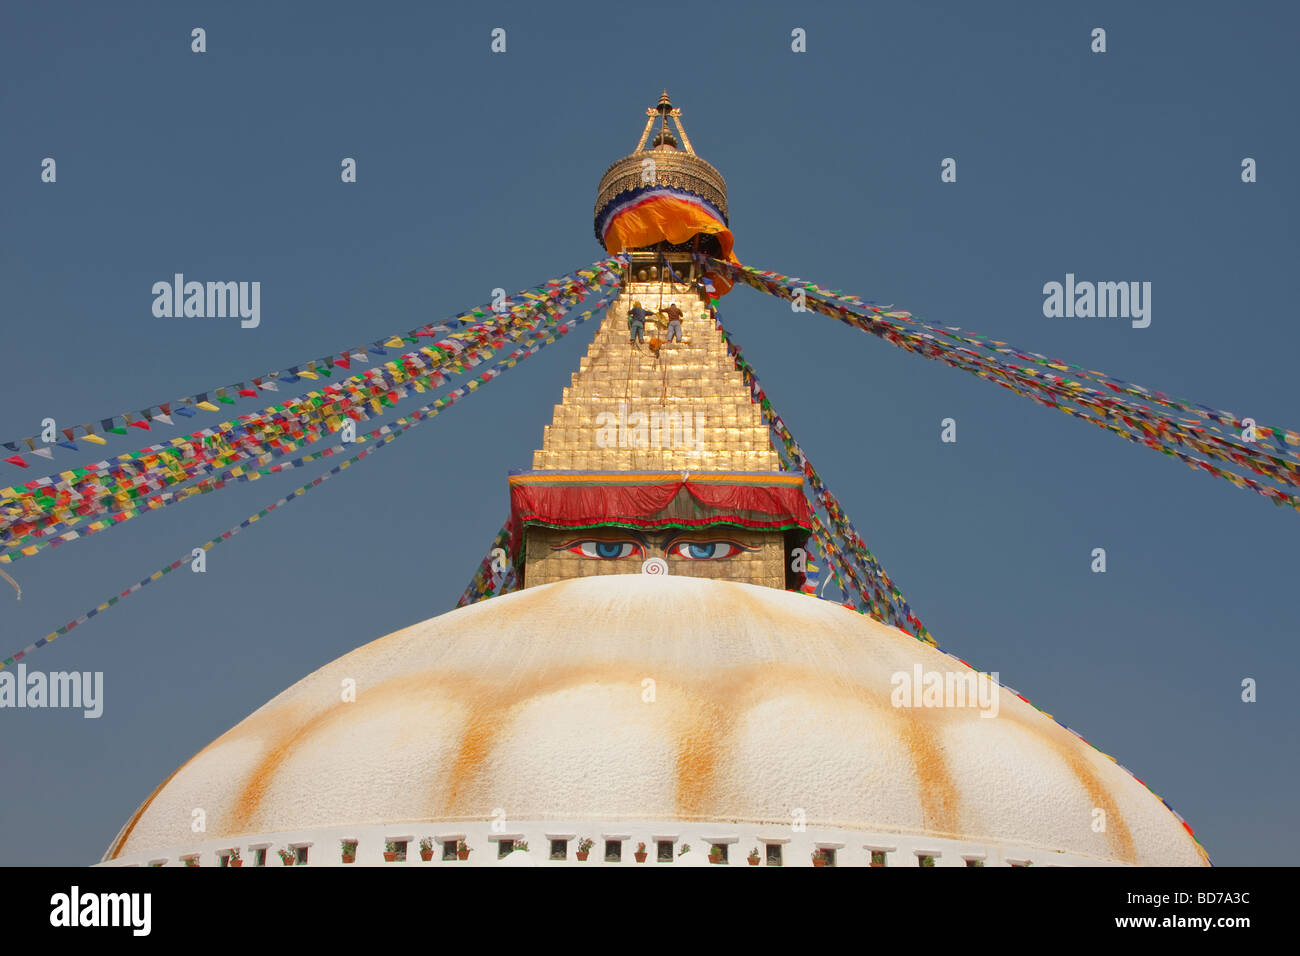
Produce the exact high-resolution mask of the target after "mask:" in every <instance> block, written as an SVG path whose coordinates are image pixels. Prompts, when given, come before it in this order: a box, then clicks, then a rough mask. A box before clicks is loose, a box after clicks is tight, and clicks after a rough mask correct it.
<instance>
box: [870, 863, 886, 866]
mask: <svg viewBox="0 0 1300 956" xmlns="http://www.w3.org/2000/svg"><path fill="white" fill-rule="evenodd" d="M871 865H872V866H884V865H885V864H883V863H872V864H871Z"/></svg>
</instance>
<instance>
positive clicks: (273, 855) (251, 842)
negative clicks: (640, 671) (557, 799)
mask: <svg viewBox="0 0 1300 956" xmlns="http://www.w3.org/2000/svg"><path fill="white" fill-rule="evenodd" d="M424 837H432V838H433V839H434V853H433V859H432V860H431V861H429V862H427V863H426V862H424V861H422V860H421V859H420V854H419V841H420V840H421V839H422V838H424ZM583 837H586V838H589V839H591V840H593V841H594V843H593V846H592V847H591V852H590V855H589V857H588V859H587V860H585V861H580V860H578V858H577V850H578V840H579V839H580V838H583ZM345 839H346V840H355V841H357V851H356V862H355V863H352V864H344V863H343V861H342V851H341V841H343V840H345ZM461 839H463V840H464V841H465V842H466V843H467V844H468V845H469V847H470V849H471V853H470V855H469V859H468V860H464V861H462V860H444V859H443V858H442V856H443V843H444V842H445V841H448V840H461ZM503 839H505V840H516V841H517V840H526V841H527V842H528V844H529V849H528V851H527V852H524V851H515V852H513V853H510V854H509V855H508V856H506V857H504V858H498V849H499V843H498V841H499V840H503ZM552 839H567V840H568V847H567V853H566V857H565V859H564V860H551V859H550V858H549V857H550V852H551V840H552ZM399 840H407V841H409V842H408V847H407V857H406V860H405V861H404V862H394V863H389V862H386V861H385V860H384V856H383V851H384V845H385V844H386V843H388V842H389V841H393V842H396V841H399ZM606 840H621V841H622V858H621V860H620V861H619V862H617V863H615V862H609V861H606V859H605V841H606ZM660 840H671V841H672V842H673V844H674V848H673V852H674V857H673V861H672V862H671V863H668V862H658V861H657V859H656V857H657V849H658V848H657V844H658V842H659V841H660ZM641 842H644V843H645V844H646V852H647V854H648V856H647V858H646V862H645V863H644V864H638V863H637V862H636V860H635V857H634V856H633V853H634V851H635V850H636V847H637V844H638V843H641ZM683 843H687V844H690V847H691V848H690V851H689V852H687V853H685V854H682V855H678V851H679V850H680V849H681V846H682V844H683ZM715 843H722V844H725V845H727V847H728V861H727V863H726V864H710V863H709V862H708V855H709V849H710V847H711V845H712V844H715ZM769 843H775V844H779V845H780V846H781V856H782V863H781V865H783V866H813V862H812V854H813V852H814V851H815V850H817V849H818V848H829V849H834V850H835V858H836V859H835V863H834V865H835V866H861V867H865V866H869V865H870V863H871V851H872V850H877V851H884V852H885V860H886V862H885V866H919V865H920V862H919V858H920V856H921V855H929V856H933V857H934V865H935V866H966V865H967V860H968V859H978V860H982V861H983V863H984V865H985V866H1020V865H1025V864H1030V865H1033V866H1122V865H1125V864H1122V863H1117V862H1115V861H1111V860H1103V859H1097V858H1093V857H1085V856H1081V855H1079V854H1077V853H1065V852H1061V851H1058V850H1051V849H1047V848H1044V847H1032V846H1023V845H1021V846H1017V845H997V844H990V843H978V842H971V841H964V840H952V839H944V838H938V837H929V836H925V835H919V834H904V833H884V832H873V831H865V830H846V829H834V828H827V827H811V826H810V827H808V828H807V829H806V830H803V831H796V830H795V829H794V828H793V827H792V826H791V824H789V823H784V824H756V823H735V822H730V823H700V822H690V823H683V822H679V821H673V820H668V821H664V820H629V821H609V820H602V821H594V822H593V821H590V820H586V821H575V820H544V821H519V820H507V821H495V822H493V821H483V820H473V821H453V822H430V821H427V820H423V821H412V822H410V823H402V824H383V825H380V826H373V825H370V826H355V827H350V826H344V827H330V828H323V829H314V830H295V831H286V832H283V833H265V834H249V835H246V836H242V837H239V838H238V839H232V838H230V837H226V838H223V839H211V840H205V839H202V835H201V834H196V835H195V840H194V842H193V843H190V844H186V845H184V846H175V847H168V848H166V849H161V850H157V851H151V852H148V853H136V854H130V855H123V856H121V857H119V858H117V859H115V860H107V861H104V862H103V863H101V864H99V865H100V866H152V865H162V866H185V865H187V864H186V862H185V859H186V858H194V859H197V860H198V865H199V866H220V865H221V864H222V861H221V856H222V855H223V854H228V853H229V851H230V850H231V848H232V847H236V848H238V849H239V851H240V855H241V857H242V859H243V866H255V865H257V864H256V860H255V856H256V854H255V852H254V851H255V849H257V848H259V847H260V848H264V849H265V850H266V864H265V865H266V866H276V867H282V866H284V864H283V863H282V862H281V860H280V857H279V855H278V854H277V852H276V851H277V850H279V849H281V848H285V849H293V848H295V847H299V846H305V847H306V848H307V863H306V864H294V865H306V866H315V867H319V866H345V865H350V866H399V867H400V866H405V867H421V866H423V867H428V866H442V867H455V866H462V867H463V866H603V867H610V866H638V865H643V866H651V867H659V868H661V869H667V868H670V867H674V866H710V865H713V866H715V867H717V868H721V867H723V866H731V867H737V866H739V867H747V866H749V864H748V862H747V861H746V857H747V856H748V854H749V852H750V850H751V849H753V848H754V847H757V848H758V851H759V858H760V862H759V864H758V865H759V866H767V865H769V864H768V858H767V844H769Z"/></svg>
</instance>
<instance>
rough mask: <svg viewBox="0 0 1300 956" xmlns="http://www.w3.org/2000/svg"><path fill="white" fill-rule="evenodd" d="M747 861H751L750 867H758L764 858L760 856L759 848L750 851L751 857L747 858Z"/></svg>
mask: <svg viewBox="0 0 1300 956" xmlns="http://www.w3.org/2000/svg"><path fill="white" fill-rule="evenodd" d="M745 859H746V860H748V861H749V865H750V866H758V864H759V861H760V860H761V859H762V857H760V856H759V855H758V847H754V849H752V850H750V851H749V856H747V857H745Z"/></svg>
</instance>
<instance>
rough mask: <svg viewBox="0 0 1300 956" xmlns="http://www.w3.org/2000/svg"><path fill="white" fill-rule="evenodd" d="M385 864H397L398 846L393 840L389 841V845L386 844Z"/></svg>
mask: <svg viewBox="0 0 1300 956" xmlns="http://www.w3.org/2000/svg"><path fill="white" fill-rule="evenodd" d="M384 862H385V863H395V862H397V844H396V843H394V842H393V841H392V840H389V841H388V842H387V843H385V844H384Z"/></svg>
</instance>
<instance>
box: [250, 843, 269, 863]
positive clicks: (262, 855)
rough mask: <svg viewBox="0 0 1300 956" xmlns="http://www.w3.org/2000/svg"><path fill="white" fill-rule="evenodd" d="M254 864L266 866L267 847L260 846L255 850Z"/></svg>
mask: <svg viewBox="0 0 1300 956" xmlns="http://www.w3.org/2000/svg"><path fill="white" fill-rule="evenodd" d="M253 866H266V847H264V846H260V847H258V848H257V849H256V850H254V851H253Z"/></svg>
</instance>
